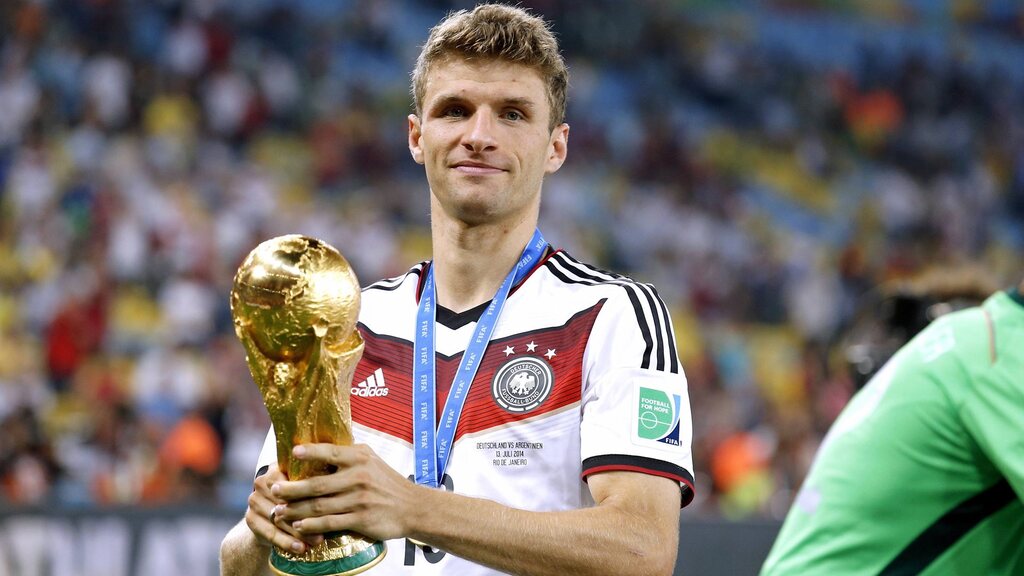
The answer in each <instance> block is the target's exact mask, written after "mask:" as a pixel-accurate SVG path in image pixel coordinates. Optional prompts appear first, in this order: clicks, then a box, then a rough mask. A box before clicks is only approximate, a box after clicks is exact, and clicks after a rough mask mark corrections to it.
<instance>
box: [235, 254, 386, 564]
mask: <svg viewBox="0 0 1024 576" xmlns="http://www.w3.org/2000/svg"><path fill="white" fill-rule="evenodd" d="M359 296H360V290H359V281H358V280H357V279H356V276H355V274H354V273H353V272H352V268H351V266H349V263H348V261H346V260H345V258H344V257H343V256H342V255H341V254H340V253H339V252H338V251H337V250H335V249H334V248H333V247H331V246H330V245H329V244H327V243H325V242H323V241H320V240H317V239H315V238H310V237H307V236H300V235H294V234H293V235H288V236H278V237H277V238H272V239H270V240H267V241H266V242H263V243H262V244H260V245H259V246H257V247H256V248H254V249H253V251H252V252H250V253H249V255H248V256H247V257H246V258H245V261H243V262H242V265H241V266H240V267H239V268H238V273H237V274H236V275H235V281H234V286H233V288H232V290H231V315H232V317H233V318H234V323H235V334H236V335H237V336H238V338H239V340H241V341H242V345H243V346H244V347H245V353H246V361H247V362H248V364H249V371H250V372H251V373H252V378H253V380H254V381H255V382H256V384H257V385H258V386H259V388H260V393H261V394H262V396H263V403H264V404H265V405H266V407H267V412H268V413H269V414H270V421H271V423H273V425H274V435H275V437H276V439H277V464H278V467H280V469H281V471H282V472H284V473H285V474H287V476H288V478H289V479H290V480H301V479H304V478H310V477H312V476H317V475H321V474H328V473H330V472H332V471H333V470H331V469H330V468H331V467H330V466H329V465H327V464H324V463H322V462H304V461H301V460H296V459H293V458H292V456H291V453H292V448H293V447H294V446H295V445H297V444H307V443H321V442H323V443H331V444H340V445H351V444H352V423H351V422H352V413H351V407H350V404H349V387H350V386H351V384H352V375H353V373H354V372H355V369H356V364H357V363H358V362H359V359H360V358H361V357H362V355H363V339H362V337H361V336H360V335H359V332H358V330H356V320H357V319H358V316H359ZM386 553H387V548H386V546H385V544H384V543H383V542H375V541H372V540H369V539H367V538H366V537H364V536H361V535H359V534H355V533H352V532H336V533H330V534H325V535H324V541H323V542H322V543H321V544H319V545H317V546H313V547H309V548H308V549H307V550H306V552H305V553H303V554H295V553H293V552H291V551H289V550H283V549H280V548H277V547H274V548H273V549H272V551H271V555H270V567H271V569H272V570H273V571H274V573H276V574H279V575H282V576H300V575H302V576H328V575H330V576H334V575H346V576H347V575H350V574H358V573H360V572H363V571H365V570H368V569H369V568H371V567H372V566H374V565H376V564H377V563H378V562H380V561H381V560H382V559H383V558H384V555H385V554H386Z"/></svg>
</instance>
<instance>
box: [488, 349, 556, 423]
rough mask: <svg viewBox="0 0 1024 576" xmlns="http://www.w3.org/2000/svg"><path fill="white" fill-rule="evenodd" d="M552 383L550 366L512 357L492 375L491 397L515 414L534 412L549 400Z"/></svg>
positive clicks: (542, 361) (531, 359)
mask: <svg viewBox="0 0 1024 576" xmlns="http://www.w3.org/2000/svg"><path fill="white" fill-rule="evenodd" d="M554 380H555V377H554V372H553V371H552V370H551V365H549V364H548V363H547V362H545V361H544V360H543V359H542V358H536V357H533V356H525V357H521V358H513V359H511V360H509V361H508V362H505V364H503V365H502V366H501V368H498V371H497V372H495V374H494V381H493V382H492V383H491V395H492V396H494V401H495V402H497V403H498V406H501V407H502V408H504V409H505V410H507V411H509V412H512V413H515V414H523V413H526V412H530V411H532V410H534V409H536V408H537V407H538V406H540V405H541V404H543V403H544V401H545V400H547V399H548V396H549V395H550V394H551V386H552V384H553V383H554Z"/></svg>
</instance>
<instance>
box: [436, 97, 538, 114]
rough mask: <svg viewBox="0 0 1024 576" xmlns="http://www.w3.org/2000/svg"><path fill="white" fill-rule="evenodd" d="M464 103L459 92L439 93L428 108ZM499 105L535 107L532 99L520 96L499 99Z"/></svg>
mask: <svg viewBox="0 0 1024 576" xmlns="http://www.w3.org/2000/svg"><path fill="white" fill-rule="evenodd" d="M464 103H466V98H464V97H463V96H460V95H459V94H440V95H438V96H437V97H436V98H434V100H433V102H431V103H430V108H432V109H436V108H442V107H444V106H449V105H452V104H464ZM501 105H502V107H509V106H511V107H513V108H523V109H526V110H533V109H534V108H536V107H537V104H536V102H534V101H533V100H532V99H530V98H526V97H520V96H513V97H509V98H504V99H502V100H501Z"/></svg>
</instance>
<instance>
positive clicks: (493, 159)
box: [409, 58, 569, 225]
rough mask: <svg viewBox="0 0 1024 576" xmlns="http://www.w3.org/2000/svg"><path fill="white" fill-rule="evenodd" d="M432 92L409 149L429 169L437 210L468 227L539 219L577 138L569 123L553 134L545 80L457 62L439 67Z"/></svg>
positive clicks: (492, 63)
mask: <svg viewBox="0 0 1024 576" xmlns="http://www.w3.org/2000/svg"><path fill="white" fill-rule="evenodd" d="M425 86H426V90H425V94H424V98H423V103H422V117H418V116H416V115H410V116H409V150H410V152H412V156H413V158H414V159H415V160H416V162H418V163H420V164H423V165H424V168H425V169H426V173H427V182H428V183H429V184H430V190H431V193H432V195H433V198H434V202H436V206H437V207H440V209H441V210H442V211H443V212H444V215H445V216H446V217H449V218H452V219H456V220H458V221H460V222H463V223H465V224H468V225H477V224H486V223H500V222H507V223H508V224H509V225H515V224H516V223H518V222H519V221H520V220H521V219H522V218H528V217H531V214H534V215H535V214H536V211H537V209H538V206H539V203H540V187H541V182H542V181H543V179H544V175H546V174H550V173H552V172H555V171H556V170H558V168H559V167H561V165H562V162H564V161H565V154H566V144H567V140H568V136H569V126H568V125H566V124H562V125H560V126H557V127H555V129H554V130H549V129H548V124H549V118H550V113H551V108H550V105H549V104H548V99H547V91H546V90H545V85H544V81H543V80H542V79H541V76H540V74H539V73H538V72H537V71H536V70H534V69H532V68H529V67H527V66H524V65H521V64H512V63H508V62H505V61H501V60H485V61H479V62H466V61H464V60H461V59H458V58H451V59H449V60H446V61H441V62H438V63H436V64H435V65H434V66H432V69H431V71H430V73H429V74H428V75H427V79H426V85H425ZM435 210H436V208H435ZM437 216H438V215H436V214H435V217H437ZM532 217H535V216H532Z"/></svg>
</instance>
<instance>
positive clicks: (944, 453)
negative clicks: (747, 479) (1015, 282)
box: [761, 282, 1024, 576]
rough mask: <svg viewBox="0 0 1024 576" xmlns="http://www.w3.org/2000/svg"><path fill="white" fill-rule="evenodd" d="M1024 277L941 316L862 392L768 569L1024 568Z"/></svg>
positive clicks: (828, 442)
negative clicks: (978, 302)
mask: <svg viewBox="0 0 1024 576" xmlns="http://www.w3.org/2000/svg"><path fill="white" fill-rule="evenodd" d="M1022 291H1024V282H1021V284H1020V285H1019V286H1017V287H1016V288H1014V289H1011V290H1007V291H1004V292H997V293H995V294H993V295H992V296H990V297H989V298H988V299H986V300H985V301H984V302H983V303H982V304H981V305H980V306H976V307H972V308H967V309H964V310H960V311H957V312H953V313H950V314H947V315H945V316H942V317H940V318H939V319H937V320H936V321H934V322H933V323H931V324H930V325H929V326H928V327H927V328H926V329H924V330H923V331H922V332H921V333H919V334H918V335H917V336H915V337H914V338H913V339H912V340H911V341H910V342H908V343H907V344H906V345H905V346H903V347H902V348H901V349H900V350H899V352H897V353H896V354H895V355H894V356H893V357H892V359H890V360H889V362H887V363H886V364H885V366H883V367H882V369H881V370H880V371H879V372H878V373H877V374H876V375H875V376H874V377H873V378H872V379H871V381H870V382H869V383H868V384H867V385H866V386H865V387H864V388H863V389H862V390H860V391H859V392H858V393H857V394H856V395H855V396H854V397H853V399H852V400H851V401H850V403H849V405H847V407H846V408H845V409H844V410H843V412H842V414H840V416H839V418H837V419H836V422H835V423H834V424H833V426H832V428H831V429H830V430H829V432H828V434H827V435H826V436H825V439H824V440H823V442H822V445H821V448H820V449H819V451H818V454H817V456H816V457H815V461H814V464H813V465H812V466H811V470H810V472H809V473H808V476H807V478H806V479H805V481H804V484H803V486H802V487H801V489H800V492H799V494H798V495H797V498H796V500H795V501H794V504H793V506H792V508H791V509H790V511H789V514H788V515H787V517H786V520H785V522H784V523H783V526H782V530H781V532H780V533H779V536H778V538H777V539H776V541H775V543H774V545H773V547H772V549H771V551H770V552H769V554H768V558H767V559H766V560H765V563H764V566H763V567H762V569H761V574H762V576H775V575H780V574H787V575H788V574H800V575H808V574H827V575H829V576H837V575H842V574H858V575H864V574H878V575H886V576H892V575H902V574H921V575H938V574H943V575H946V574H964V575H976V574H977V575H980V574H984V575H996V576H998V575H1004V574H1005V575H1012V574H1016V575H1020V574H1024V296H1022V295H1021V293H1022Z"/></svg>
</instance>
